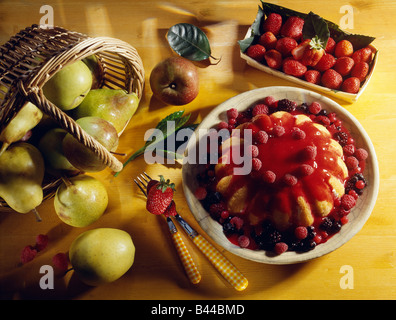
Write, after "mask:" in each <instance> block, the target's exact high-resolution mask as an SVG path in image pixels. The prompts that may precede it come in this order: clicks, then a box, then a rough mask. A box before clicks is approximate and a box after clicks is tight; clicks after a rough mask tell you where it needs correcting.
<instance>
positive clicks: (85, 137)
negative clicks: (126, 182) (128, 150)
mask: <svg viewBox="0 0 396 320" xmlns="http://www.w3.org/2000/svg"><path fill="white" fill-rule="evenodd" d="M18 89H19V90H20V92H22V94H23V95H24V96H26V97H27V99H28V100H29V101H30V102H31V103H33V104H35V105H36V106H37V107H38V108H40V109H41V111H43V112H44V113H45V114H47V115H49V116H50V117H51V118H53V119H54V120H56V121H57V123H58V124H59V125H60V126H61V127H62V128H63V129H65V130H66V131H67V132H69V133H70V134H72V135H73V137H74V138H76V139H77V140H78V141H79V142H80V143H82V144H84V145H85V146H86V147H88V148H90V149H91V150H92V151H94V153H95V154H96V155H97V157H98V158H99V159H100V160H101V161H102V163H103V164H105V165H106V166H108V167H109V168H110V169H111V170H113V171H115V172H119V171H121V170H122V168H123V164H122V163H121V162H120V161H119V160H118V159H117V158H116V157H114V156H113V155H112V154H111V153H110V152H109V151H108V150H107V149H106V148H105V147H104V146H102V145H101V144H100V143H99V142H98V141H97V140H96V139H94V138H92V137H91V136H90V135H89V134H87V133H86V132H85V131H84V130H83V129H82V128H81V127H80V126H79V125H78V124H77V123H76V122H75V121H74V119H73V118H71V117H70V116H68V115H67V114H66V113H65V112H63V111H62V110H61V109H59V108H58V107H57V106H55V105H54V104H53V103H52V102H50V101H48V99H47V98H46V97H45V96H44V94H43V91H42V90H41V89H39V88H37V87H33V88H29V90H26V88H25V86H24V83H23V81H18Z"/></svg>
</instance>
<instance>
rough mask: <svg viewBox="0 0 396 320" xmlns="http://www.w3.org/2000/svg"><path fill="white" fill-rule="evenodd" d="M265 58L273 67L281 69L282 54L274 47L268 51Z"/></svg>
mask: <svg viewBox="0 0 396 320" xmlns="http://www.w3.org/2000/svg"><path fill="white" fill-rule="evenodd" d="M264 59H265V61H266V62H267V65H268V66H269V67H270V68H272V69H279V68H280V67H281V66H282V54H281V53H280V52H278V51H276V50H274V49H272V50H269V51H267V52H266V53H265V55H264Z"/></svg>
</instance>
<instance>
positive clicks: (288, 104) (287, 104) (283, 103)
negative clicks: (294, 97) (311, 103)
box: [278, 99, 297, 112]
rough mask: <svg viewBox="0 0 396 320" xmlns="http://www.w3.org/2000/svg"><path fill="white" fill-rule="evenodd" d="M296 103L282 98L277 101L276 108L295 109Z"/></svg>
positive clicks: (282, 109) (290, 110)
mask: <svg viewBox="0 0 396 320" xmlns="http://www.w3.org/2000/svg"><path fill="white" fill-rule="evenodd" d="M296 107H297V105H296V103H295V102H294V101H291V100H289V99H282V100H279V101H278V110H280V111H287V112H292V111H294V110H296Z"/></svg>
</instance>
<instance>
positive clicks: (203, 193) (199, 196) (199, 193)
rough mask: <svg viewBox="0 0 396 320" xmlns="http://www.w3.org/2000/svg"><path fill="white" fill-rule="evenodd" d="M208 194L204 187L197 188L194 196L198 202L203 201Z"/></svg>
mask: <svg viewBox="0 0 396 320" xmlns="http://www.w3.org/2000/svg"><path fill="white" fill-rule="evenodd" d="M207 194H208V192H207V191H206V189H205V188H204V187H198V188H197V189H196V190H195V192H194V195H195V197H196V198H197V199H198V200H203V199H205V198H206V196H207Z"/></svg>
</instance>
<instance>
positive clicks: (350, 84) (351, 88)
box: [341, 77, 360, 93]
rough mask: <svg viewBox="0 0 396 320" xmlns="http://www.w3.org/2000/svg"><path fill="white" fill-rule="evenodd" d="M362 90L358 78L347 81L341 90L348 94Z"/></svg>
mask: <svg viewBox="0 0 396 320" xmlns="http://www.w3.org/2000/svg"><path fill="white" fill-rule="evenodd" d="M359 89H360V80H359V79H358V78H356V77H350V78H348V79H345V80H344V82H343V83H342V86H341V90H342V91H345V92H348V93H358V92H359Z"/></svg>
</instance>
